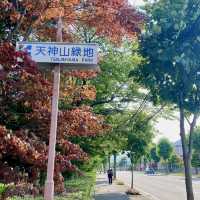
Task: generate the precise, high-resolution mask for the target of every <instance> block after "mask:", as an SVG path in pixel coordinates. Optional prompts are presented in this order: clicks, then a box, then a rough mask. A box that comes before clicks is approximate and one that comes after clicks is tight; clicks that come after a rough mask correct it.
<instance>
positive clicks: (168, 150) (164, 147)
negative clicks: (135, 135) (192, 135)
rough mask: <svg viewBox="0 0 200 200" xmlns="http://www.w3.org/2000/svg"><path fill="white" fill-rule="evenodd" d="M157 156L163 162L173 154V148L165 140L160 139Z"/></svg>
mask: <svg viewBox="0 0 200 200" xmlns="http://www.w3.org/2000/svg"><path fill="white" fill-rule="evenodd" d="M157 146H158V149H157V151H158V155H159V156H160V157H161V158H163V160H165V161H167V160H168V159H169V158H170V157H171V155H172V152H173V147H172V144H171V143H170V141H169V140H168V139H167V138H162V139H160V140H159V142H158V145H157Z"/></svg>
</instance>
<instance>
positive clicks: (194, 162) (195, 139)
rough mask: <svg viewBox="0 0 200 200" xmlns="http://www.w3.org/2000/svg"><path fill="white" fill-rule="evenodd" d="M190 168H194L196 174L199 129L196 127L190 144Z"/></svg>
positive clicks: (199, 147)
mask: <svg viewBox="0 0 200 200" xmlns="http://www.w3.org/2000/svg"><path fill="white" fill-rule="evenodd" d="M192 149H193V153H192V160H191V162H192V166H193V167H195V170H196V174H198V168H199V167H200V129H199V127H197V128H196V129H195V131H194V134H193V144H192Z"/></svg>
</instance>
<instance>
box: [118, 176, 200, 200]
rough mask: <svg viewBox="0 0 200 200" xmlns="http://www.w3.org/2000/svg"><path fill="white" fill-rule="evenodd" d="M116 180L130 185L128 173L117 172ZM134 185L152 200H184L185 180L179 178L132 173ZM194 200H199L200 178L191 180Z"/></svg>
mask: <svg viewBox="0 0 200 200" xmlns="http://www.w3.org/2000/svg"><path fill="white" fill-rule="evenodd" d="M117 178H118V179H120V180H122V181H123V182H124V183H125V184H128V185H130V184H131V173H130V172H118V177H117ZM134 184H135V187H136V188H138V190H141V191H143V192H145V193H147V194H148V195H150V196H151V197H152V200H186V192H185V180H184V177H181V176H172V175H145V174H144V173H138V172H134ZM193 189H194V194H195V200H200V178H194V179H193Z"/></svg>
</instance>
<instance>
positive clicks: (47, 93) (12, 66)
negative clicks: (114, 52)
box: [0, 0, 143, 191]
mask: <svg viewBox="0 0 200 200" xmlns="http://www.w3.org/2000/svg"><path fill="white" fill-rule="evenodd" d="M107 6H109V8H110V9H106V10H105V7H107ZM0 8H1V9H0V27H1V30H0V41H1V46H0V55H1V56H0V66H1V71H0V79H1V80H0V84H1V85H0V90H1V94H2V98H1V102H0V104H1V116H0V125H1V126H0V127H1V131H0V132H1V134H0V137H1V142H0V150H1V154H0V157H1V158H0V159H1V162H2V163H6V166H4V164H2V165H1V167H4V170H3V172H5V171H6V170H5V169H7V171H12V170H11V169H12V168H14V170H13V173H15V172H16V173H15V174H17V170H20V171H23V170H24V169H25V171H26V172H28V174H29V181H33V180H34V181H35V180H36V179H37V178H38V176H39V175H40V173H43V172H45V170H46V161H47V156H46V154H47V151H48V146H47V144H48V134H49V121H50V120H49V119H50V110H51V109H50V105H51V91H52V85H51V74H50V73H49V72H47V74H45V75H44V74H42V73H41V72H40V71H39V70H38V69H37V67H36V64H35V63H34V62H33V61H31V60H30V58H29V57H28V56H27V55H26V54H25V53H22V52H17V51H16V50H15V48H14V46H12V45H11V44H10V43H13V44H14V45H15V42H16V41H18V40H21V39H23V40H28V39H29V40H32V41H33V40H35V41H38V40H43V41H46V40H51V41H53V40H54V39H55V35H56V34H55V32H56V25H55V21H56V20H57V18H58V16H59V15H60V14H61V17H62V18H63V22H64V24H65V27H66V28H65V30H64V31H63V38H64V41H68V42H70V41H80V38H78V37H76V36H77V35H78V33H77V32H79V28H80V27H82V29H83V33H84V34H85V33H86V32H85V30H88V29H90V30H92V31H90V33H92V35H86V37H87V42H90V41H91V40H92V38H93V37H106V38H107V39H108V40H110V41H112V42H114V43H116V42H119V41H121V40H122V37H123V36H124V34H125V35H127V36H129V37H134V36H135V35H136V34H137V33H138V32H139V27H140V26H141V22H142V18H143V16H142V15H141V14H140V13H139V12H138V11H136V10H135V9H134V8H133V7H131V6H129V4H128V3H127V1H124V0H121V1H118V0H117V1H116V0H112V1H105V2H103V3H102V1H98V0H96V1H93V0H88V1H76V0H75V1H74V0H70V1H62V0H56V1H54V0H52V1H47V0H42V1H30V0H22V1H18V0H3V1H1V2H0ZM132 11H133V12H132ZM130 12H132V13H130ZM127 14H128V15H127ZM110 19H112V20H110ZM97 21H98V23H96V22H97ZM108 27H109V29H108ZM108 30H109V31H108ZM80 32H81V31H80ZM117 32H118V33H117ZM96 75H97V73H96V72H91V71H87V72H83V71H72V72H69V73H65V74H63V76H62V82H61V94H60V101H59V109H60V112H59V122H58V140H57V146H56V150H57V155H56V166H55V172H56V173H55V174H56V175H55V182H56V184H55V185H56V186H57V188H58V190H59V191H61V190H62V189H63V177H62V175H61V173H62V172H65V171H74V170H77V171H78V169H77V165H76V162H77V161H85V160H87V159H88V155H87V154H86V153H85V152H84V151H83V150H82V149H81V148H80V146H79V145H78V143H73V142H72V141H73V139H72V138H73V137H88V138H90V139H91V138H92V137H95V136H96V135H99V134H102V133H103V132H106V131H107V130H108V126H107V125H105V123H104V120H103V118H102V116H100V115H95V114H94V113H93V112H92V109H91V108H90V107H89V106H88V105H87V103H86V102H87V101H92V100H94V98H95V96H96V94H95V88H94V87H93V86H91V85H89V84H87V82H88V80H89V79H90V78H93V77H95V76H96ZM66 85H67V87H66ZM5 119H6V120H5ZM88 152H89V151H88ZM17 168H19V169H17ZM9 174H10V180H8V177H6V176H4V174H3V175H2V176H1V177H3V179H4V181H5V182H6V181H7V182H12V181H13V180H12V179H14V177H15V176H13V174H11V173H9ZM31 179H32V180H31ZM18 180H19V179H18ZM14 182H17V180H14ZM61 182H62V184H60V183H61Z"/></svg>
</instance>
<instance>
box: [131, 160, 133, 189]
mask: <svg viewBox="0 0 200 200" xmlns="http://www.w3.org/2000/svg"><path fill="white" fill-rule="evenodd" d="M131 189H133V163H131Z"/></svg>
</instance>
